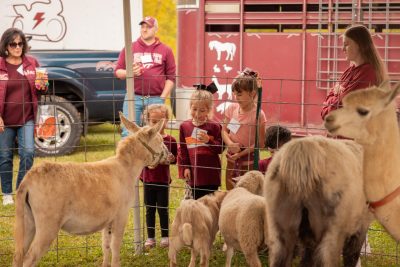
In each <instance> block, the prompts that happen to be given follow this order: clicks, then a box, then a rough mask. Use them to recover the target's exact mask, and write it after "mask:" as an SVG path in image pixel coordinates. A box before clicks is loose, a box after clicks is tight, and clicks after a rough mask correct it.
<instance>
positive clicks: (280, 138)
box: [258, 125, 292, 174]
mask: <svg viewBox="0 0 400 267" xmlns="http://www.w3.org/2000/svg"><path fill="white" fill-rule="evenodd" d="M291 139H292V133H291V132H290V130H289V129H288V128H286V127H283V126H280V125H273V126H270V127H268V128H267V130H266V131H265V147H266V148H267V149H268V151H269V152H270V153H271V156H270V157H269V158H266V159H262V160H260V161H259V162H258V170H259V171H260V172H262V173H264V174H265V173H266V172H267V169H268V165H269V164H270V163H271V161H272V157H273V156H274V153H275V151H278V150H279V149H280V148H281V147H282V146H283V145H284V144H286V143H287V142H289V141H290V140H291Z"/></svg>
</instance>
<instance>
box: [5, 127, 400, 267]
mask: <svg viewBox="0 0 400 267" xmlns="http://www.w3.org/2000/svg"><path fill="white" fill-rule="evenodd" d="M168 133H169V134H171V135H173V136H175V138H177V139H178V132H177V131H176V130H172V131H170V130H168ZM119 140H120V136H119V133H118V129H117V128H116V127H115V126H113V125H111V124H102V125H96V126H91V127H90V128H89V132H88V134H87V136H86V137H84V138H82V140H81V144H80V147H79V148H78V149H77V151H76V152H75V153H74V154H72V155H69V156H64V157H55V158H46V159H44V158H36V159H35V164H38V163H40V162H41V161H43V160H48V161H57V162H62V161H76V162H83V161H95V160H100V159H104V158H107V157H109V156H112V155H114V153H115V144H116V143H117V142H118V141H119ZM265 157H266V152H263V153H262V155H261V158H265ZM223 162H225V161H223ZM14 166H15V167H14V170H15V171H16V167H17V166H18V161H17V158H15V159H14ZM223 168H224V166H223ZM171 176H172V177H173V182H172V184H171V189H170V222H172V220H173V218H174V215H175V209H176V208H177V207H178V206H179V203H180V201H181V199H182V197H183V194H184V189H183V186H184V183H183V181H182V180H179V179H177V167H176V166H171ZM222 177H224V171H223V173H222ZM222 180H223V179H222ZM222 188H223V189H224V188H225V185H224V183H223V185H222ZM140 192H141V203H143V197H142V188H140ZM14 212H15V210H14V206H8V207H3V206H2V205H1V203H0V266H1V267H2V266H11V262H12V254H13V250H14V247H13V246H14V244H13V239H12V231H13V224H14ZM156 226H158V227H159V223H158V221H157V223H156ZM133 229H134V226H133V217H132V211H131V213H130V217H129V222H128V225H127V227H126V230H125V235H124V244H123V247H122V251H121V260H122V266H168V253H167V250H166V249H162V248H159V247H158V246H157V247H156V248H155V249H152V250H151V251H147V252H145V253H143V254H142V255H139V256H135V253H134V245H133V244H134V238H133V232H134V231H133ZM141 230H142V231H141V233H142V239H143V240H145V238H146V236H145V232H146V231H145V221H144V209H143V208H142V209H141ZM156 236H157V237H159V236H160V232H159V230H158V231H157V233H156ZM369 242H370V244H371V247H372V255H368V256H367V257H363V258H362V262H363V267H365V266H371V267H372V266H374V267H380V266H382V267H383V266H385V267H386V266H399V263H398V261H399V259H398V256H397V255H398V253H399V252H398V248H397V244H396V242H394V241H393V240H392V239H391V238H390V237H389V236H388V235H387V234H386V233H385V232H384V231H383V230H382V228H381V226H380V225H379V224H378V223H374V224H373V225H372V226H371V230H370V231H369ZM222 244H223V240H222V238H221V237H220V236H218V237H217V239H216V241H215V243H214V248H213V252H212V256H211V259H210V266H224V263H225V256H224V254H223V252H222ZM261 260H262V262H263V266H266V265H267V256H266V254H265V253H264V254H263V255H261ZM101 261H102V252H101V235H100V233H96V234H93V235H89V236H72V235H69V234H67V233H65V232H60V234H59V236H58V239H57V240H55V241H54V242H53V244H52V246H51V249H50V251H49V252H48V253H46V255H45V256H44V257H43V258H42V259H41V261H40V264H39V266H71V267H72V266H99V265H100V264H101ZM189 261H190V252H189V250H188V249H184V250H182V251H181V253H180V254H179V257H178V264H179V266H187V265H188V263H189ZM232 265H233V266H246V262H245V259H244V257H243V255H241V254H240V253H235V256H234V258H233V264H232Z"/></svg>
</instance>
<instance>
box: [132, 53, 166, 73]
mask: <svg viewBox="0 0 400 267" xmlns="http://www.w3.org/2000/svg"><path fill="white" fill-rule="evenodd" d="M162 61H163V55H162V54H159V53H148V52H146V53H134V54H133V63H142V66H143V68H145V69H150V68H152V67H153V66H154V65H155V64H162Z"/></svg>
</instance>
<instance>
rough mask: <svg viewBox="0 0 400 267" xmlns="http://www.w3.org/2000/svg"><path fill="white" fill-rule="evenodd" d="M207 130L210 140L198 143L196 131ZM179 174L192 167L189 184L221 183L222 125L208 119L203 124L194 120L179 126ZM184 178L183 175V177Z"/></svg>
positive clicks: (192, 185)
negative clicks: (196, 123) (198, 124)
mask: <svg viewBox="0 0 400 267" xmlns="http://www.w3.org/2000/svg"><path fill="white" fill-rule="evenodd" d="M196 131H206V132H207V134H208V136H209V137H210V141H209V142H208V143H206V144H204V143H197V141H196V139H194V138H193V137H194V136H196V134H195V133H194V132H196ZM179 143H180V147H179V156H178V164H179V168H180V171H179V175H180V176H182V174H183V169H190V174H191V179H190V180H189V185H190V186H191V187H194V186H207V185H218V186H219V185H221V160H220V156H219V154H221V153H222V136H221V125H220V124H218V123H217V122H214V121H208V122H206V123H205V124H203V125H201V126H197V127H196V126H194V125H193V123H192V120H187V121H184V122H182V124H181V125H180V128H179ZM181 178H183V177H181Z"/></svg>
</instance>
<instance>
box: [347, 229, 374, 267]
mask: <svg viewBox="0 0 400 267" xmlns="http://www.w3.org/2000/svg"><path fill="white" fill-rule="evenodd" d="M367 232H368V228H365V229H360V230H359V231H358V232H357V233H355V234H354V235H352V236H351V237H349V238H347V239H346V241H345V243H344V247H343V265H344V266H345V267H355V266H356V265H357V262H358V259H359V257H360V252H361V248H362V245H363V243H364V242H365V239H366V236H367Z"/></svg>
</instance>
